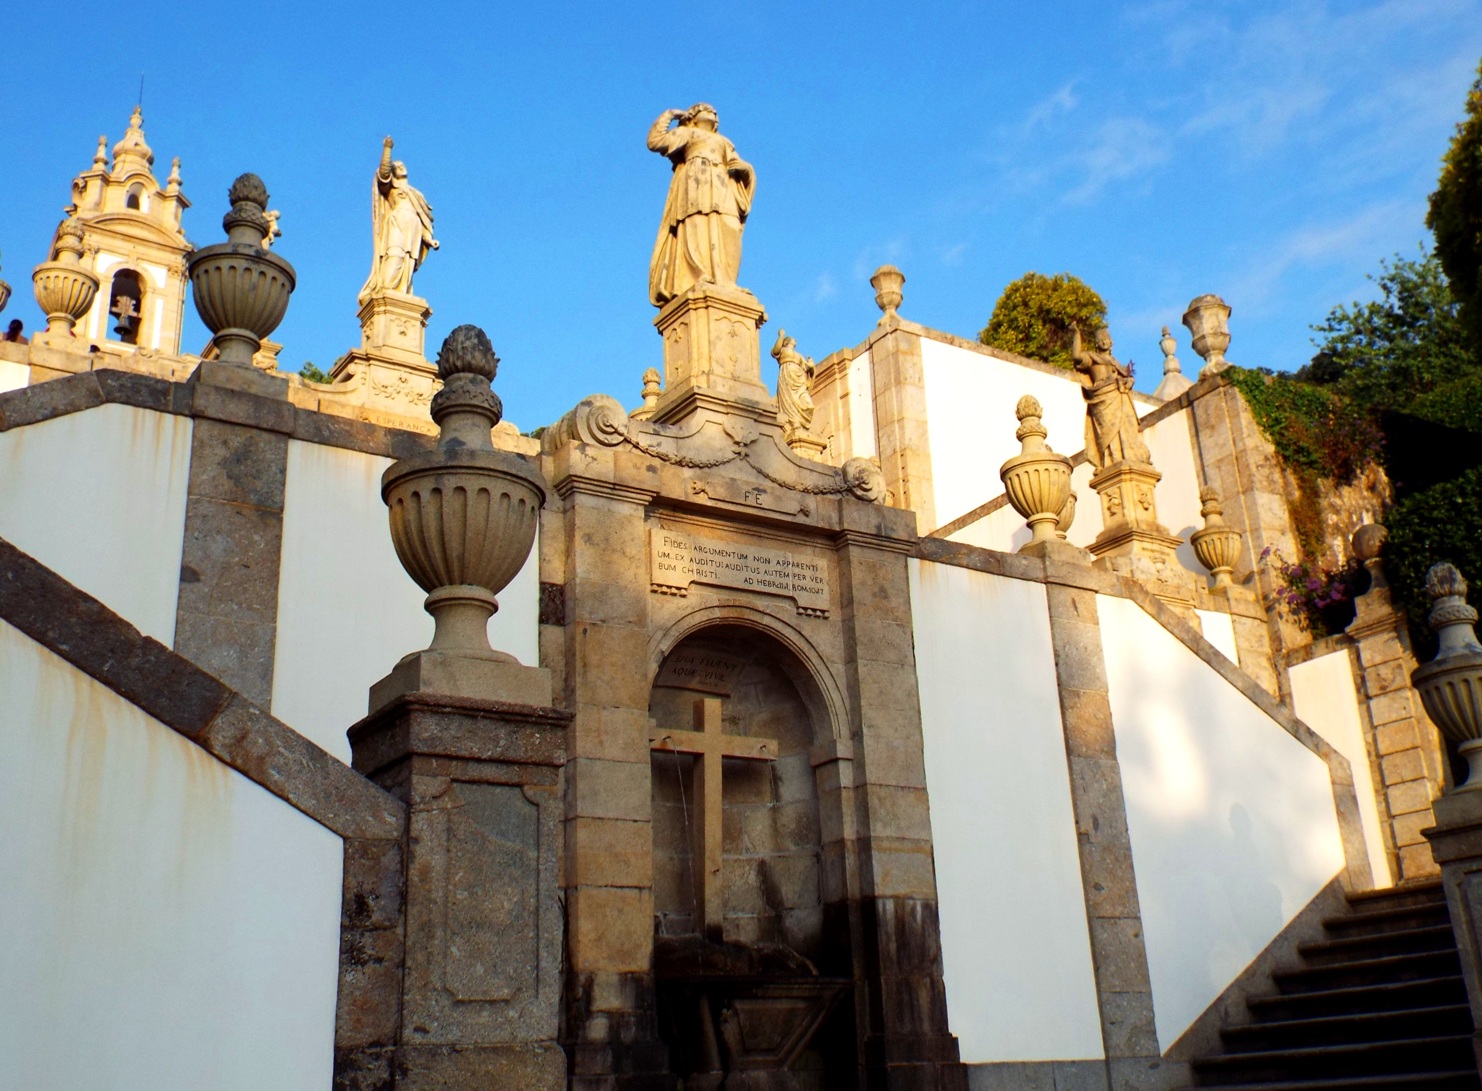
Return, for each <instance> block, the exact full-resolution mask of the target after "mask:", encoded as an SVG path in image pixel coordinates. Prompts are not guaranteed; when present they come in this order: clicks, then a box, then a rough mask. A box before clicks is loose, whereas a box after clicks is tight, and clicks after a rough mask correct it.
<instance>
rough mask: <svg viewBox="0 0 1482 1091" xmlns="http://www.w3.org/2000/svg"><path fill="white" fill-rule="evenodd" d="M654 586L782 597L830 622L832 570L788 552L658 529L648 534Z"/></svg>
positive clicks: (666, 591) (678, 590) (674, 591)
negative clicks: (704, 586) (736, 590)
mask: <svg viewBox="0 0 1482 1091" xmlns="http://www.w3.org/2000/svg"><path fill="white" fill-rule="evenodd" d="M648 544H649V559H648V564H649V582H650V583H651V584H652V589H653V590H654V591H657V592H659V593H660V594H673V595H683V594H687V593H688V591H689V586H690V584H691V583H708V584H712V585H714V586H716V587H735V588H739V589H740V590H742V591H758V592H761V593H762V594H766V595H781V596H783V597H784V598H790V599H792V600H793V601H794V602H796V603H797V607H798V612H799V613H800V614H810V615H812V616H814V617H827V616H828V604H829V583H828V569H827V567H826V566H825V565H824V564H822V563H821V562H818V561H809V560H804V559H802V558H799V557H794V556H793V555H792V554H791V553H789V552H788V551H787V550H785V549H774V548H773V547H771V546H766V545H756V544H752V543H738V542H732V541H726V540H724V539H720V538H706V537H702V536H700V535H695V534H689V533H683V532H679V531H673V530H661V529H659V528H653V529H651V530H650V531H649V532H648Z"/></svg>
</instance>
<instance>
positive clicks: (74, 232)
mask: <svg viewBox="0 0 1482 1091" xmlns="http://www.w3.org/2000/svg"><path fill="white" fill-rule="evenodd" d="M53 248H54V250H55V251H56V256H55V257H54V258H53V259H52V260H51V261H47V262H42V263H41V264H40V265H38V266H36V269H35V271H34V272H33V273H32V274H31V283H32V284H33V285H34V288H35V292H36V302H37V303H38V304H39V305H40V306H41V309H42V311H43V312H45V314H46V329H45V330H43V331H42V332H41V333H39V334H37V335H36V338H37V343H39V344H45V345H51V346H53V347H56V348H69V347H71V346H72V345H73V344H74V343H75V342H74V340H73V336H72V329H73V327H74V326H76V325H77V321H78V319H80V318H82V316H83V315H85V314H87V312H88V308H89V307H91V306H92V305H93V298H94V297H95V296H96V295H97V293H98V278H97V277H96V276H94V275H93V274H92V273H90V272H88V270H86V269H84V268H83V267H82V223H81V221H79V220H78V219H77V218H76V217H75V216H70V217H68V218H67V219H65V220H63V221H62V223H61V225H60V226H59V227H58V228H57V239H56V243H55V244H54V246H53Z"/></svg>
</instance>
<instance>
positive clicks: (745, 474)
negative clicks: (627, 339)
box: [542, 394, 885, 518]
mask: <svg viewBox="0 0 1482 1091" xmlns="http://www.w3.org/2000/svg"><path fill="white" fill-rule="evenodd" d="M542 445H543V449H544V453H545V454H546V455H548V456H558V455H559V454H560V453H561V452H562V451H563V450H565V449H568V448H571V447H573V446H574V445H587V446H589V447H597V448H610V449H613V450H622V451H625V452H629V453H631V454H632V455H636V456H638V458H640V459H641V460H644V461H647V462H650V463H652V464H653V468H654V469H656V470H660V471H663V470H665V469H673V470H678V471H686V473H685V477H686V479H687V481H686V484H685V485H683V486H682V487H679V488H669V487H660V488H655V489H654V490H653V491H654V492H660V491H662V492H665V493H671V492H679V493H681V494H683V495H685V496H690V497H696V498H699V497H704V498H706V499H709V500H712V501H716V502H718V503H721V504H724V505H727V506H732V505H734V506H737V507H744V508H752V509H760V510H762V511H767V512H772V513H779V514H785V515H794V516H798V515H800V516H803V517H804V518H807V517H808V516H809V515H810V514H811V513H812V509H813V507H814V505H813V503H812V502H811V501H813V500H815V499H817V498H823V497H843V496H851V497H853V498H855V499H857V500H863V501H865V502H867V503H883V502H884V500H885V480H884V476H883V475H882V474H881V472H880V468H879V467H878V466H877V465H875V463H874V462H872V461H870V460H869V459H864V458H851V459H849V460H848V461H846V462H845V463H844V465H843V466H830V465H828V464H827V463H822V462H814V461H812V460H810V459H805V458H801V457H799V456H798V455H797V454H795V453H794V452H793V451H792V450H791V449H790V448H789V447H788V445H787V444H786V442H784V440H783V438H782V432H781V429H780V428H778V427H776V426H775V425H771V424H768V423H764V422H758V421H756V420H753V419H751V418H749V417H741V416H727V415H723V414H719V413H697V414H694V415H691V416H690V417H688V418H687V419H686V420H685V421H684V422H683V423H680V424H659V423H655V422H653V421H650V420H634V419H632V418H631V417H630V416H629V415H628V413H627V412H626V411H625V410H624V409H623V407H622V406H621V405H619V404H618V402H617V400H616V399H614V398H612V397H610V396H608V395H605V394H594V395H592V396H590V397H587V398H584V399H582V401H581V402H579V403H578V404H577V406H576V408H574V409H573V410H571V412H569V413H567V414H566V415H565V416H564V417H562V418H561V419H560V420H559V421H557V422H556V424H554V425H552V426H551V428H550V429H549V430H548V431H547V432H546V433H545V435H544V437H543V440H542ZM558 476H559V475H558ZM663 476H667V475H664V474H662V473H660V477H663Z"/></svg>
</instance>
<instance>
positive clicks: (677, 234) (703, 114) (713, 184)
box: [648, 102, 756, 307]
mask: <svg viewBox="0 0 1482 1091" xmlns="http://www.w3.org/2000/svg"><path fill="white" fill-rule="evenodd" d="M676 123H677V124H676ZM719 124H720V119H719V117H718V116H717V115H716V112H715V107H713V106H711V105H709V104H708V103H704V102H701V103H696V104H695V105H694V106H692V107H690V108H689V109H688V110H665V111H664V112H663V113H662V114H660V115H659V117H658V120H657V121H655V122H654V123H653V127H652V128H650V129H649V131H648V147H649V150H650V151H654V152H658V153H659V154H660V155H664V156H667V157H668V158H669V160H670V161H671V162H672V163H673V164H674V177H673V178H672V179H671V181H670V183H669V197H668V200H666V201H665V202H664V216H663V219H662V220H661V221H660V222H659V235H658V239H657V241H656V242H655V243H654V252H653V259H652V261H651V262H650V264H649V270H648V297H649V300H650V301H651V302H652V303H653V305H654V306H656V307H662V306H663V305H664V304H665V303H667V302H669V300H671V299H673V298H675V297H676V296H680V295H683V294H684V293H685V292H686V291H688V290H689V289H690V288H693V287H694V286H695V285H696V284H707V283H708V284H719V285H727V286H734V285H735V283H736V275H737V274H738V273H739V272H740V270H741V231H742V228H743V227H744V226H745V224H746V216H747V213H749V212H750V211H751V196H752V193H753V192H754V191H755V189H756V173H755V172H754V171H753V170H752V169H751V164H750V163H747V162H746V161H745V160H744V159H742V158H741V157H740V156H738V155H737V154H736V148H735V146H734V145H733V144H732V143H731V142H730V141H729V140H727V139H726V138H725V137H723V136H721V135H720V133H718V132H717V131H716V129H717V127H718V126H719ZM671 125H673V126H674V127H673V128H670V126H671Z"/></svg>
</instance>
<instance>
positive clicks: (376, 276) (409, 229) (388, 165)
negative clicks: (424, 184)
mask: <svg viewBox="0 0 1482 1091" xmlns="http://www.w3.org/2000/svg"><path fill="white" fill-rule="evenodd" d="M391 147H392V145H391V138H390V137H389V136H388V137H387V138H386V139H385V141H384V142H383V143H382V145H381V163H380V166H378V167H377V168H376V176H375V180H374V181H373V182H372V184H371V233H372V236H373V238H374V240H375V250H376V256H375V260H374V261H373V262H372V264H371V272H370V276H369V277H368V278H367V279H366V282H365V287H364V288H361V289H360V299H361V300H362V301H364V300H365V299H367V298H369V297H370V296H372V295H374V294H376V293H378V292H401V293H403V294H405V295H411V294H412V274H413V273H415V272H416V271H417V270H418V269H419V268H420V267H421V265H422V262H423V260H425V259H426V257H427V251H429V250H436V249H437V245H438V244H437V240H436V239H434V238H433V237H432V206H431V205H429V204H428V203H427V198H426V197H423V196H422V192H421V191H420V190H418V189H417V188H416V187H415V186H413V185H412V184H411V183H410V182H408V181H407V165H406V164H405V163H403V162H402V161H401V160H399V159H398V160H396V161H395V162H392V160H391Z"/></svg>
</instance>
